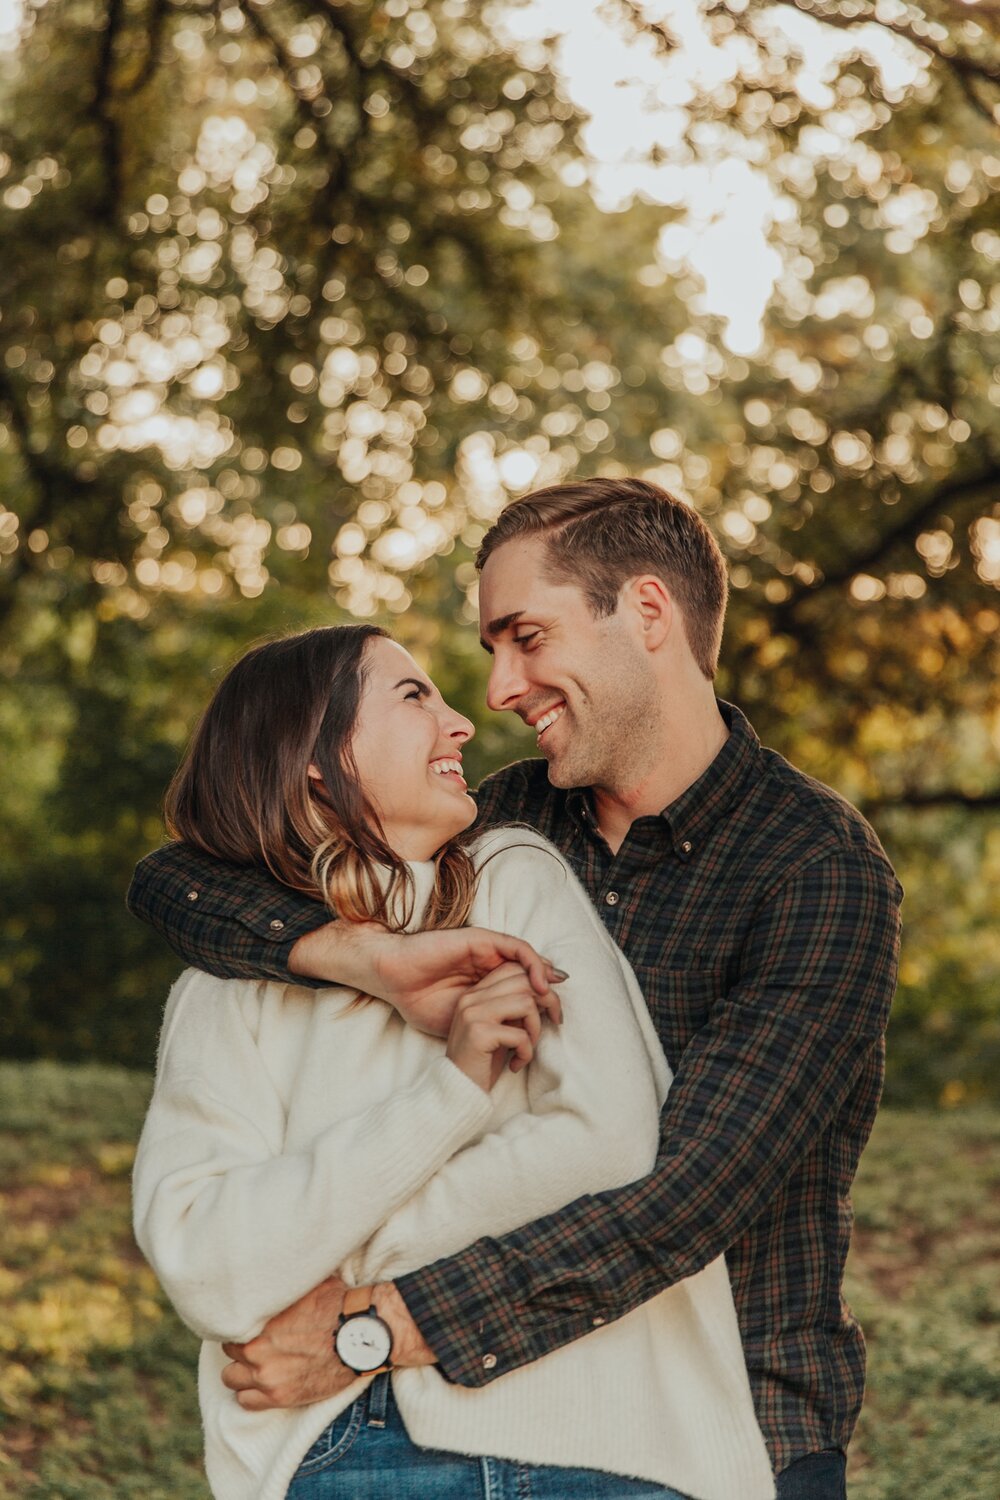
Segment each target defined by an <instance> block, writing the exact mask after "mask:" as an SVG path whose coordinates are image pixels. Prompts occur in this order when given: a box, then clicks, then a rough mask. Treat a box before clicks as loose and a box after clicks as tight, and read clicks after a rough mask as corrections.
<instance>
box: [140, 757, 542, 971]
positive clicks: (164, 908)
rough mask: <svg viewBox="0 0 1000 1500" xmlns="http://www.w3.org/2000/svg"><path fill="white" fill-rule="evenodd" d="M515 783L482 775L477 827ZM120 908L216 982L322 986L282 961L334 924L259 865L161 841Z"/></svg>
mask: <svg viewBox="0 0 1000 1500" xmlns="http://www.w3.org/2000/svg"><path fill="white" fill-rule="evenodd" d="M522 780H523V775H522V773H521V769H520V767H518V766H512V767H509V768H508V769H507V770H505V771H499V772H497V773H496V774H495V775H493V776H490V777H488V778H487V780H486V782H485V783H484V784H483V788H482V791H481V800H480V803H479V807H480V815H479V822H480V824H481V825H482V826H489V825H492V824H497V823H503V822H505V821H509V820H510V819H511V818H513V817H515V816H516V811H515V810H516V808H517V807H518V805H519V804H518V800H517V798H518V793H519V788H520V787H521V782H522ZM126 905H127V906H128V909H129V911H130V912H131V913H132V915H133V916H134V917H138V918H139V919H140V921H143V922H148V923H149V925H150V926H151V927H153V928H155V930H156V931H157V932H158V933H159V934H160V936H161V937H162V938H163V939H164V940H165V942H166V943H167V944H168V945H169V946H170V947H171V948H172V949H173V950H174V952H175V953H176V954H177V955H178V957H179V958H181V959H183V961H184V963H185V964H187V965H188V966H189V967H190V968H192V969H201V970H202V972H203V973H205V974H213V975H215V976H216V977H217V978H219V979H273V980H277V981H278V982H279V983H281V984H297V985H304V986H306V987H308V988H311V989H321V988H322V987H323V985H325V984H326V983H328V981H327V980H324V979H309V978H305V977H303V976H302V975H300V974H293V973H292V972H291V970H290V969H289V967H288V961H289V957H290V955H291V951H292V949H293V948H294V946H295V944H296V943H297V942H298V940H299V938H300V937H304V936H305V935H306V933H308V932H315V930H316V929H317V928H318V927H323V926H325V924H326V923H327V922H331V921H335V920H336V916H335V913H333V912H331V911H330V910H329V909H328V908H327V907H325V906H324V905H323V904H322V903H321V902H319V901H314V900H312V899H311V897H309V896H304V895H303V894H302V893H301V892H300V891H293V890H291V889H290V888H289V887H288V886H286V885H282V884H281V882H280V881H278V880H275V878H274V876H273V875H271V873H270V872H269V871H268V870H266V869H264V868H263V867H259V866H255V865H233V864H227V863H226V862H225V861H224V860H219V859H213V858H212V857H211V856H210V855H208V854H204V853H202V852H201V850H199V849H195V848H194V847H193V846H192V845H190V844H184V843H179V842H177V843H171V844H165V845H163V847H162V848H160V849H156V850H154V851H153V853H152V854H147V855H146V857H145V859H143V860H141V861H140V862H139V864H138V865H137V866H136V870H135V874H134V875H133V877H132V884H131V885H130V887H129V891H128V895H127V897H126Z"/></svg>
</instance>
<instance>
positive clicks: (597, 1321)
mask: <svg viewBox="0 0 1000 1500" xmlns="http://www.w3.org/2000/svg"><path fill="white" fill-rule="evenodd" d="M607 1321H608V1320H607V1318H602V1317H601V1315H600V1313H596V1314H595V1316H594V1317H592V1318H591V1320H590V1326H591V1328H603V1327H604V1325H605V1323H606V1322H607Z"/></svg>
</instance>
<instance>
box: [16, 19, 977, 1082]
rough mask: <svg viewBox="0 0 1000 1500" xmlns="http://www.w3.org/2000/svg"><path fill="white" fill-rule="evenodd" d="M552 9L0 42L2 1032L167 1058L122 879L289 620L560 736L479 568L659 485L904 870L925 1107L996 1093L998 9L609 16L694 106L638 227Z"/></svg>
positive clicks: (790, 735)
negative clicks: (509, 651) (495, 645)
mask: <svg viewBox="0 0 1000 1500" xmlns="http://www.w3.org/2000/svg"><path fill="white" fill-rule="evenodd" d="M515 8H516V7H515ZM512 13H513V12H512V5H507V6H505V5H500V4H498V5H496V6H489V7H477V6H470V5H468V4H467V3H465V0H422V3H421V0H379V3H376V0H220V3H218V4H212V5H205V6H191V5H189V4H186V3H180V0H150V3H149V4H148V6H145V7H141V8H137V7H135V6H133V5H131V4H123V3H120V0H111V3H110V4H99V3H97V0H49V3H48V4H45V5H42V4H40V3H36V0H25V3H24V6H23V8H22V9H21V10H20V12H19V16H20V19H19V21H18V27H19V29H18V31H17V33H16V35H15V33H14V32H9V33H4V35H3V36H0V236H2V239H3V244H4V254H3V257H2V258H0V495H2V496H3V500H2V503H0V627H2V631H3V634H2V639H0V753H2V755H3V760H4V765H5V773H6V774H5V777H4V778H3V782H2V784H0V815H2V818H3V823H4V827H5V829H6V830H7V833H6V837H5V840H4V843H3V846H2V848H0V879H2V880H3V884H4V889H5V892H7V893H9V894H8V895H7V897H6V899H5V902H4V906H3V911H2V915H0V985H2V989H3V994H4V1004H3V1006H2V1007H0V1045H3V1046H4V1047H5V1048H6V1049H7V1051H8V1053H11V1054H13V1055H18V1056H30V1055H39V1054H42V1055H58V1056H66V1057H69V1056H99V1057H104V1058H107V1059H115V1060H119V1061H123V1062H132V1063H141V1062H148V1061H149V1059H150V1057H151V1052H152V1045H153V1038H154V1034H155V1026H156V1016H157V1013H158V1003H157V1002H158V1000H159V997H160V996H161V995H162V994H163V992H164V990H165V987H166V983H167V980H168V978H169V975H170V974H171V973H172V972H173V963H172V960H171V959H170V958H169V957H168V955H166V954H165V953H164V952H163V950H162V949H161V948H160V946H159V945H158V943H157V941H156V940H155V939H154V938H153V937H152V936H151V935H150V934H147V933H144V932H141V931H139V930H138V929H137V928H136V927H135V926H134V925H133V924H132V923H131V922H130V921H129V919H128V918H127V917H126V916H125V914H124V912H123V909H122V904H121V900H122V895H123V892H124V888H125V885H126V883H127V879H128V873H129V870H130V867H131V865H132V863H133V862H134V860H135V859H136V858H137V857H138V856H139V855H140V854H141V853H142V852H144V850H145V849H146V848H147V847H148V846H149V845H150V844H152V843H155V842H156V841H157V840H158V838H159V837H160V825H159V822H158V816H157V807H158V803H159V799H160V796H161V794H162V790H163V787H164V785H165V783H166V781H167V779H168V777H169V774H170V771H171V769H172V766H173V765H174V764H175V762H176V758H177V756H178V754H179V752H180V748H181V746H182V744H183V742H184V739H185V738H186V735H187V733H188V732H189V729H190V726H191V724H192V722H193V720H194V718H195V717H196V715H197V712H198V710H199V709H200V707H201V705H202V703H203V702H204V699H205V697H206V694H207V690H208V687H209V684H210V681H211V679H212V676H213V674H214V673H215V672H216V671H218V670H219V668H220V667H221V666H222V665H224V663H225V662H226V661H228V660H229V659H231V657H232V656H233V655H234V654H235V653H236V652H237V651H238V650H239V649H241V648H242V647H243V646H244V645H246V644H247V643H248V642H249V641H250V640H252V639H255V638H257V637H259V636H261V635H263V634H266V633H268V632H271V631H274V630H277V629H284V628H289V627H296V626H300V625H304V624H309V623H313V622H315V621H319V620H332V619H339V618H346V617H348V616H350V617H371V616H378V617H379V618H381V619H384V620H387V621H389V622H391V623H394V624H395V626H396V628H397V630H398V632H399V633H400V635H401V637H402V638H403V639H404V640H405V641H406V642H407V643H408V644H410V645H411V646H412V647H413V649H414V650H415V651H416V652H417V653H418V654H419V655H420V657H421V658H422V660H423V661H424V662H425V663H426V664H427V665H428V666H429V667H431V668H432V669H433V671H434V672H435V674H436V675H437V676H438V678H439V679H440V680H441V682H442V685H443V686H444V687H445V689H446V690H447V692H448V694H449V695H450V696H452V697H453V699H454V701H455V702H456V705H457V706H458V707H460V708H462V709H463V710H464V711H465V712H467V713H471V714H472V716H473V717H474V718H475V719H476V720H477V722H478V723H480V724H481V732H480V737H479V739H478V741H477V742H476V745H475V747H474V749H473V753H472V755H471V757H470V762H471V764H472V768H473V771H474V773H476V774H481V773H482V772H484V771H486V770H488V769H491V768H492V767H494V766H496V765H497V764H499V763H501V762H502V761H503V760H504V759H505V758H507V757H509V756H510V755H512V754H520V753H526V752H527V751H528V750H529V748H530V747H528V746H525V744H524V739H523V737H521V736H520V735H519V732H518V731H517V729H516V728H515V727H514V726H513V725H511V726H506V725H504V724H502V723H501V722H499V721H497V720H494V719H493V718H492V716H486V715H484V712H483V710H482V706H481V705H482V687H483V681H484V675H485V674H484V670H483V665H482V663H481V662H479V661H477V658H476V647H475V642H474V640H473V639H472V638H471V635H470V633H469V631H468V627H469V624H470V622H471V621H472V619H473V618H474V602H475V600H474V594H475V574H474V569H473V567H472V563H471V558H472V555H473V552H474V550H475V547H476V545H477V543H478V541H479V539H480V538H481V536H482V534H483V530H484V527H485V526H486V525H488V524H489V522H490V521H491V519H492V518H493V517H494V516H495V514H496V512H497V510H498V509H499V507H500V506H501V505H502V504H503V503H504V502H505V501H506V499H508V498H509V497H510V496H511V495H514V494H518V493H521V492H523V491H524V490H525V489H526V488H527V487H529V486H531V485H534V484H539V483H545V482H549V481H553V480H558V479H560V478H563V477H566V476H568V475H570V474H573V473H581V474H589V473H603V474H622V473H626V472H628V473H637V474H644V475H646V476H648V477H650V478H652V479H654V480H657V481H658V482H660V483H662V484H664V485H666V486H667V487H668V488H670V489H672V490H674V491H675V492H677V493H678V494H680V495H682V496H684V497H685V498H687V499H688V500H690V501H691V503H692V504H694V505H696V506H697V507H698V509H699V510H700V511H701V513H702V514H704V515H705V516H706V518H707V519H708V520H709V522H710V523H711V524H712V526H713V528H714V529H715V530H716V533H717V535H718V536H719V538H720V541H721V543H722V545H723V547H724V549H725V550H726V553H727V556H728V559H729V562H730V569H731V576H732V581H733V595H732V603H731V608H730V618H729V624H728V632H727V646H726V651H725V656H724V660H723V667H722V675H721V679H720V686H721V690H722V692H723V694H724V695H726V696H730V697H733V698H735V699H736V700H737V701H738V702H740V703H741V705H743V706H744V707H745V708H746V709H747V710H748V711H749V713H750V715H751V717H752V719H753V720H754V722H755V724H756V725H757V727H758V729H759V730H760V731H761V733H762V735H763V737H764V738H765V739H766V740H767V741H769V742H770V743H772V744H775V745H776V746H778V747H779V748H780V749H782V750H783V751H784V752H785V753H787V754H788V755H789V756H790V757H791V758H792V759H793V760H795V761H796V763H798V764H800V765H802V766H803V768H804V769H806V770H808V771H810V772H812V773H813V774H815V775H818V776H820V777H821V778H822V779H824V780H827V781H829V782H831V783H832V784H834V785H835V786H837V787H838V788H840V789H842V790H843V791H845V792H846V793H847V795H849V796H851V797H852V798H853V799H854V800H856V801H857V802H859V804H860V805H861V806H862V807H863V808H864V809H866V810H867V811H869V812H870V814H871V815H872V817H873V818H874V819H875V821H876V822H877V824H878V827H879V829H880V831H881V832H883V834H884V836H885V838H886V841H887V844H888V847H889V849H890V853H891V854H892V855H893V856H894V857H896V858H898V859H899V860H900V862H901V863H902V864H903V865H904V866H905V873H906V884H907V889H908V892H909V903H908V908H907V915H908V917H909V918H910V936H909V937H908V939H907V941H908V945H909V946H908V951H907V958H906V963H905V965H904V983H903V988H902V992H901V999H900V1005H899V1007H898V1011H897V1015H898V1020H897V1022H896V1028H895V1033H894V1046H893V1049H892V1054H891V1060H890V1067H891V1070H892V1071H891V1073H890V1087H891V1090H892V1092H893V1097H894V1098H897V1099H918V1098H919V1099H931V1098H940V1097H944V1098H946V1099H952V1100H953V1101H954V1100H957V1099H958V1098H959V1097H960V1096H961V1094H962V1091H963V1090H964V1091H965V1094H966V1095H967V1096H968V1095H975V1094H976V1093H983V1092H987V1091H989V1090H991V1089H992V1088H995V1080H996V1078H997V1077H998V1076H1000V1071H998V1070H997V1069H996V1067H995V1066H994V1061H995V1057H996V1026H997V1019H996V1017H997V996H998V992H1000V960H998V955H997V950H996V941H995V937H994V936H991V931H995V927H994V923H995V917H996V903H995V898H994V897H992V896H991V894H990V892H991V889H995V882H993V880H992V872H993V871H994V866H995V863H996V860H995V850H994V849H993V845H992V843H991V839H992V830H993V826H994V825H993V824H992V823H991V822H987V821H986V820H987V818H988V816H989V814H988V812H984V811H983V810H984V809H987V810H988V809H990V808H993V809H995V808H996V807H997V805H998V804H1000V774H998V773H1000V767H998V755H1000V695H998V683H1000V672H998V670H997V669H998V666H1000V659H998V652H1000V607H998V605H997V586H998V584H1000V518H998V515H997V514H996V504H995V498H996V493H997V485H998V482H1000V450H998V447H997V439H996V432H997V420H996V414H997V408H998V405H1000V384H998V378H997V370H998V369H1000V300H998V299H1000V288H998V282H997V273H996V268H997V266H998V264H1000V236H998V234H997V229H996V215H995V207H994V204H995V199H996V190H997V183H998V180H1000V146H998V140H997V135H998V132H997V122H996V115H995V110H996V108H997V101H998V95H1000V89H998V79H1000V42H998V22H997V16H996V12H995V10H994V9H993V8H990V7H984V6H982V5H980V6H977V7H975V8H974V13H973V8H970V7H959V6H955V5H952V4H949V3H945V0H924V3H923V4H922V5H919V4H914V5H910V6H907V7H905V8H904V7H901V6H900V7H896V6H894V5H879V6H878V7H872V8H871V9H869V8H868V7H867V6H866V5H863V4H855V3H853V0H852V3H848V0H843V3H839V0H830V3H829V4H828V5H825V6H823V7H818V6H813V5H812V3H811V0H730V3H720V0H702V3H701V4H700V5H699V6H693V5H689V4H687V3H684V4H679V5H678V6H676V7H675V9H674V11H673V12H669V11H668V13H667V15H666V18H665V20H664V21H663V22H662V24H661V23H660V22H656V23H654V22H652V21H651V20H650V19H649V18H648V17H647V16H646V14H645V12H644V10H643V8H642V6H635V5H632V4H630V3H626V0H611V3H610V4H608V5H605V6H603V7H601V14H602V15H603V16H604V18H605V22H606V24H607V25H608V26H610V27H612V28H616V29H617V31H618V32H619V33H620V35H621V36H622V37H623V38H624V39H625V40H626V42H628V44H629V45H630V46H631V47H632V49H633V50H632V52H631V53H629V54H628V56H629V58H630V59H631V60H630V61H628V62H627V63H626V65H625V66H626V70H627V69H628V68H632V69H633V70H634V72H635V74H636V76H637V77H640V76H641V77H642V78H643V79H644V80H645V83H644V84H643V85H642V87H645V89H646V90H647V92H648V93H649V95H650V98H651V100H652V99H653V98H654V96H655V99H656V100H658V101H659V102H660V103H662V101H663V100H667V99H669V100H673V101H675V105H676V108H675V116H676V120H677V121H678V122H679V123H678V124H677V128H676V129H673V127H671V129H673V134H670V131H669V130H667V131H666V134H664V133H663V132H664V131H665V130H666V127H665V126H663V124H662V121H661V123H660V125H658V126H657V127H656V129H657V130H659V131H660V134H659V135H657V134H656V130H654V129H653V127H652V126H651V129H650V138H649V142H648V143H643V142H641V141H637V142H636V143H635V149H634V153H633V156H634V158H636V159H638V158H642V157H643V156H644V155H645V157H647V158H648V160H646V161H644V162H642V163H640V165H641V166H642V171H639V170H638V166H637V164H636V161H633V162H630V163H628V164H627V167H628V171H629V173H630V174H631V176H630V179H629V180H631V181H634V182H636V184H637V186H636V188H635V190H634V191H633V192H632V195H631V196H629V195H628V193H626V192H624V191H623V192H622V193H621V194H620V195H619V196H620V211H616V212H608V211H604V210H602V209H601V208H599V207H598V200H599V199H600V184H601V181H602V180H603V179H602V176H601V173H602V169H601V167H600V164H599V163H597V162H595V160H593V159H592V157H591V156H590V155H588V150H587V146H586V133H585V132H584V131H583V130H582V128H581V127H582V126H583V125H584V124H585V117H584V116H585V112H584V109H583V107H582V106H581V104H580V103H579V101H578V100H574V99H573V98H571V97H570V93H571V89H570V84H569V83H568V82H567V79H566V77H564V76H563V75H561V74H560V72H559V68H558V65H557V64H558V57H557V49H556V47H555V46H554V45H553V44H551V43H550V41H548V40H546V39H538V40H535V41H533V42H530V43H523V44H517V43H516V42H515V41H514V40H512V39H511V36H510V35H509V34H508V32H507V31H505V29H504V27H505V22H506V21H507V20H509V19H510V16H511V14H512ZM820 15H821V16H822V24H821V22H820V20H819V19H817V17H819V16H820ZM574 24H584V22H583V21H581V22H579V23H574ZM887 46H888V48H889V51H888V52H887V50H886V48H887ZM651 58H652V59H653V62H652V63H651V62H650V59H651ZM706 58H711V59H712V62H711V65H709V64H708V63H706V61H705V59H706ZM817 59H819V60H817ZM887 59H888V61H887ZM623 82H624V83H625V84H626V85H628V89H627V90H626V93H628V91H629V90H630V89H631V90H632V91H633V92H634V89H635V88H638V87H640V85H638V84H635V85H631V84H629V81H628V79H623ZM626 93H623V95H622V97H623V98H625V97H626ZM654 137H655V139H654ZM633 168H635V170H633ZM697 172H701V173H702V177H701V178H700V179H698V180H699V181H700V182H701V183H702V187H703V189H704V187H705V184H707V183H710V182H712V181H715V180H716V179H718V180H722V179H724V178H726V174H730V177H731V178H732V180H734V181H735V180H737V179H738V180H740V181H743V180H752V182H753V183H754V184H755V191H756V192H757V193H758V195H759V196H760V197H761V200H762V201H765V199H766V202H767V204H768V205H769V206H768V208H767V210H766V213H765V214H764V218H765V219H766V220H768V221H769V223H768V236H769V241H770V245H771V248H772V250H773V252H774V255H775V256H776V257H777V261H778V262H779V263H780V269H779V271H778V274H777V279H776V282H775V288H774V292H773V296H772V298H771V302H770V305H769V307H768V309H767V312H766V315H765V317H764V322H763V329H762V336H761V340H760V344H759V346H758V347H757V348H751V347H750V343H751V342H752V341H749V342H748V341H747V339H746V338H745V337H742V338H740V337H736V336H735V335H734V331H733V329H732V328H731V327H730V326H728V324H727V320H726V318H725V317H723V316H722V315H720V314H718V313H713V312H712V311H711V305H712V304H711V299H710V298H709V297H708V296H707V291H706V287H705V286H704V285H703V279H702V276H701V273H700V272H699V270H698V266H697V264H696V262H695V260H693V259H692V254H691V250H690V243H691V234H692V232H693V231H692V225H693V224H696V221H697V217H698V209H697V205H695V206H694V207H692V206H691V204H690V203H688V202H687V201H686V198H685V193H686V192H689V191H690V189H687V188H685V186H684V183H686V182H688V181H689V178H688V177H685V175H684V174H689V173H697ZM740 173H743V174H744V176H743V177H742V178H741V177H740V176H739V174H740ZM733 174H735V176H733ZM605 177H606V173H605ZM690 180H694V179H690ZM727 180H728V179H727ZM734 268H735V271H737V272H738V271H739V270H741V267H740V266H739V264H738V263H737V262H734ZM943 1018H944V1019H943Z"/></svg>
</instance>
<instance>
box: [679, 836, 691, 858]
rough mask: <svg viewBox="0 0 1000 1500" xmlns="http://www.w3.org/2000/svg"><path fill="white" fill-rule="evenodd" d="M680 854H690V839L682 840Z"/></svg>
mask: <svg viewBox="0 0 1000 1500" xmlns="http://www.w3.org/2000/svg"><path fill="white" fill-rule="evenodd" d="M681 853H682V854H690V853H691V840H690V839H685V840H684V842H683V844H682V845H681Z"/></svg>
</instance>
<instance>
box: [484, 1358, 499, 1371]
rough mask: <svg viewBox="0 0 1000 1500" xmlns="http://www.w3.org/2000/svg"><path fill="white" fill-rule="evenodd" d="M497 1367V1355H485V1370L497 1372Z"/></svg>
mask: <svg viewBox="0 0 1000 1500" xmlns="http://www.w3.org/2000/svg"><path fill="white" fill-rule="evenodd" d="M496 1367H497V1357H496V1355H495V1354H484V1355H483V1369H484V1370H495V1369H496Z"/></svg>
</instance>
